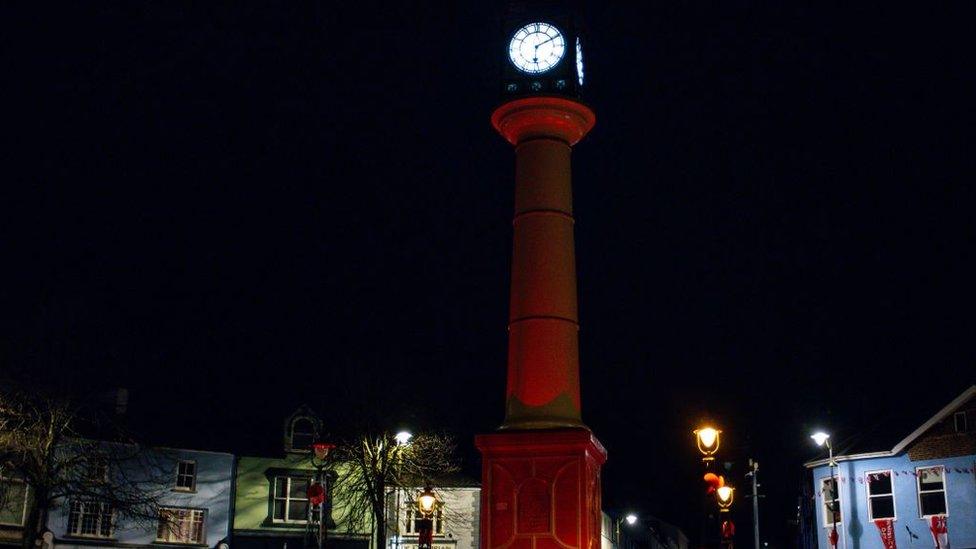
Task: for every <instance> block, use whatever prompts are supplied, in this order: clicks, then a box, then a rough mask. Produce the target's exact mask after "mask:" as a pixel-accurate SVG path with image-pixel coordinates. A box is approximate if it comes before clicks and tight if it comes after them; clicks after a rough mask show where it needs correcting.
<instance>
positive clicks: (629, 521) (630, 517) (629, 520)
mask: <svg viewBox="0 0 976 549" xmlns="http://www.w3.org/2000/svg"><path fill="white" fill-rule="evenodd" d="M624 521H626V522H627V524H628V525H630V526H633V525H634V524H636V523H637V515H635V514H633V513H628V514H627V515H625V516H622V517H619V518H618V519H617V521H616V524H615V526H616V528H615V530H616V534H617V547H618V548H619V547H620V525H621V524H623V522H624Z"/></svg>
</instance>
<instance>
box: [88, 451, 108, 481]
mask: <svg viewBox="0 0 976 549" xmlns="http://www.w3.org/2000/svg"><path fill="white" fill-rule="evenodd" d="M85 475H87V478H88V480H89V481H91V482H95V483H103V482H108V462H107V461H106V460H105V458H104V457H90V458H88V461H87V462H86V464H85Z"/></svg>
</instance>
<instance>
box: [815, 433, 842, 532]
mask: <svg viewBox="0 0 976 549" xmlns="http://www.w3.org/2000/svg"><path fill="white" fill-rule="evenodd" d="M810 438H812V439H813V441H814V442H816V443H817V446H823V445H824V444H826V445H827V465H829V466H830V486H831V490H832V491H833V493H832V494H830V504H829V505H828V506H827V507H828V508H829V509H830V522H831V524H832V526H833V528H832V529H831V531H830V544H831V545H833V546H834V547H837V539H838V538H839V535H838V534H837V512H838V509H835V502H840V486H838V485H837V476H836V473H835V471H834V470H835V469H836V467H837V462H836V461H835V460H834V448H833V447H832V446H831V445H830V435H829V434H827V433H825V432H823V431H817V432H816V433H814V434H812V435H810ZM826 499H827V498H824V500H825V501H826Z"/></svg>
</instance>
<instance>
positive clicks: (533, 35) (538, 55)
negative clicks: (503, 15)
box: [508, 23, 566, 74]
mask: <svg viewBox="0 0 976 549" xmlns="http://www.w3.org/2000/svg"><path fill="white" fill-rule="evenodd" d="M565 53H566V40H565V39H564V38H563V34H562V33H561V32H559V29H557V28H556V27H554V26H552V25H550V24H549V23H529V24H528V25H526V26H524V27H522V28H520V29H519V30H517V31H516V32H515V35H514V36H512V41H511V42H510V43H509V45H508V56H509V58H511V60H512V64H513V65H515V67H516V68H518V69H519V70H520V71H522V72H528V73H533V74H538V73H541V72H546V71H547V70H549V69H551V68H552V67H554V66H555V65H556V63H559V61H560V60H561V59H562V58H563V55H565Z"/></svg>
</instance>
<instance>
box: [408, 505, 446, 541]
mask: <svg viewBox="0 0 976 549" xmlns="http://www.w3.org/2000/svg"><path fill="white" fill-rule="evenodd" d="M443 507H444V505H443V504H442V503H438V504H437V507H435V508H434V516H433V517H431V518H432V519H433V520H434V534H443V533H444V509H443ZM422 518H423V517H422V516H421V514H420V512H419V511H417V508H416V507H414V506H408V507H407V523H406V525H405V526H406V528H404V531H405V532H406V533H407V534H419V533H420V525H419V524H418V521H419V520H420V519H422Z"/></svg>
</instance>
